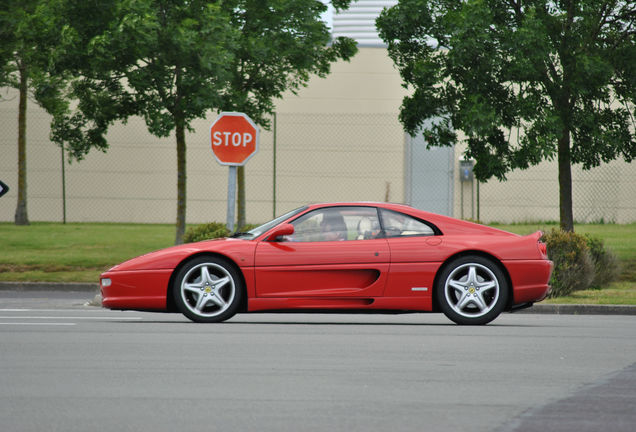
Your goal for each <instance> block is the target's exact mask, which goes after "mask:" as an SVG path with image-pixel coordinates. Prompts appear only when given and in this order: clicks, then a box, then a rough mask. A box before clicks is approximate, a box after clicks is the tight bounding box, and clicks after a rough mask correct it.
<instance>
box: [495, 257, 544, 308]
mask: <svg viewBox="0 0 636 432" xmlns="http://www.w3.org/2000/svg"><path fill="white" fill-rule="evenodd" d="M503 264H504V266H505V267H506V269H507V270H508V274H509V275H510V281H511V282H512V304H513V305H518V304H522V303H530V302H538V301H541V300H543V299H544V298H545V297H546V296H547V295H548V293H549V292H550V285H549V282H550V276H551V275H552V269H553V268H554V264H553V263H552V261H549V260H519V261H516V260H515V261H504V263H503Z"/></svg>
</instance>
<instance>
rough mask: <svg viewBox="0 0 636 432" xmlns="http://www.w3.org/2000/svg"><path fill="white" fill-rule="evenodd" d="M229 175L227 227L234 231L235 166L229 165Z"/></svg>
mask: <svg viewBox="0 0 636 432" xmlns="http://www.w3.org/2000/svg"><path fill="white" fill-rule="evenodd" d="M229 168H230V171H229V173H230V174H229V177H228V179H227V229H228V230H230V232H232V231H234V219H235V214H234V211H235V209H236V166H235V165H232V166H230V167H229Z"/></svg>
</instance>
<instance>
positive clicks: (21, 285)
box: [0, 282, 99, 293]
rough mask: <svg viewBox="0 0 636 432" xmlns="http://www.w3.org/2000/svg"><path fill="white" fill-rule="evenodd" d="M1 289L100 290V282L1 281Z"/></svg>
mask: <svg viewBox="0 0 636 432" xmlns="http://www.w3.org/2000/svg"><path fill="white" fill-rule="evenodd" d="M0 291H67V292H73V291H75V292H91V293H93V292H98V291H99V284H96V283H77V282H0Z"/></svg>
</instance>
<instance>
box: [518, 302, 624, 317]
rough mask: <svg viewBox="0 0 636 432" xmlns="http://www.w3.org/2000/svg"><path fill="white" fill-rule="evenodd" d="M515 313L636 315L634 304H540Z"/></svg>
mask: <svg viewBox="0 0 636 432" xmlns="http://www.w3.org/2000/svg"><path fill="white" fill-rule="evenodd" d="M515 313H526V314H527V313H533V314H551V315H636V306H634V305H595V304H538V305H534V306H532V307H530V308H528V309H523V310H520V311H517V312H515Z"/></svg>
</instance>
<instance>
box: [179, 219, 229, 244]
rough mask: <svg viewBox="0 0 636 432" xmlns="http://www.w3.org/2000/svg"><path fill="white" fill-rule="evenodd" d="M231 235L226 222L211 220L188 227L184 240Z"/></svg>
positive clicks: (196, 240) (199, 239)
mask: <svg viewBox="0 0 636 432" xmlns="http://www.w3.org/2000/svg"><path fill="white" fill-rule="evenodd" d="M229 235H230V231H229V230H228V229H227V227H226V226H225V224H223V223H220V222H210V223H207V224H202V225H197V226H194V227H190V228H188V229H187V230H186V232H185V235H184V236H183V242H184V243H193V242H198V241H202V240H210V239H215V238H221V237H227V236H229Z"/></svg>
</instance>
